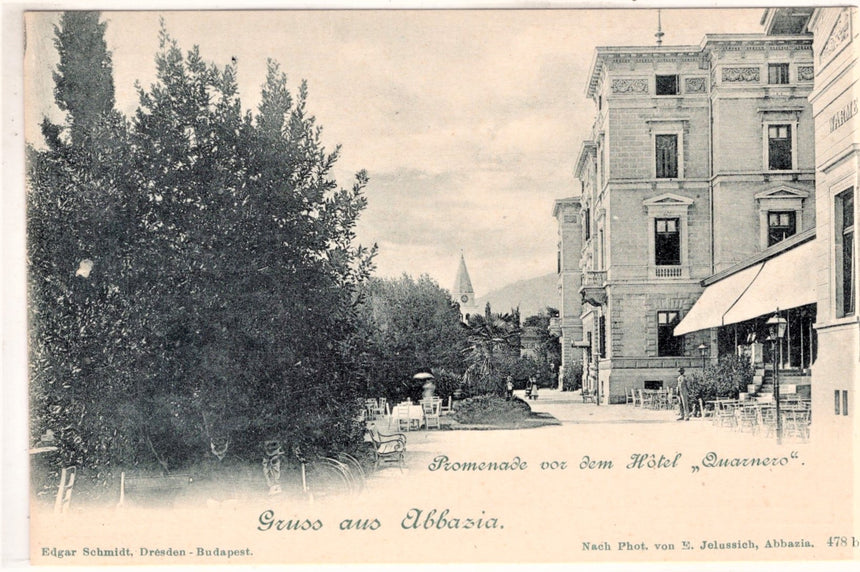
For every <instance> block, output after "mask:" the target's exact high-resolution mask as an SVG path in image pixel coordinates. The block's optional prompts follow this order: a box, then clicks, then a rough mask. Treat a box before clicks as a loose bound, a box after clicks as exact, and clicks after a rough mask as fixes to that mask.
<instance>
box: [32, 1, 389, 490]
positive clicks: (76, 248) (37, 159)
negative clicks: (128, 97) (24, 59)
mask: <svg viewBox="0 0 860 572" xmlns="http://www.w3.org/2000/svg"><path fill="white" fill-rule="evenodd" d="M103 34H104V24H99V23H98V17H97V16H96V17H95V18H92V17H87V18H82V19H75V18H73V17H71V16H69V15H68V14H67V15H65V16H64V17H63V20H61V29H58V31H57V35H58V41H57V45H58V48H60V49H62V50H65V51H66V52H67V54H66V55H65V56H64V55H63V54H62V53H61V66H60V67H58V72H57V101H58V102H65V103H61V105H65V109H66V110H67V111H68V118H67V122H66V123H65V124H64V125H60V126H56V125H51V124H50V123H48V122H47V121H46V122H44V123H43V133H44V134H45V137H46V142H47V144H48V149H47V150H44V151H38V150H35V149H29V150H28V159H29V163H28V182H29V190H28V196H27V200H28V213H27V216H28V236H29V241H28V255H29V262H30V274H29V287H30V296H31V300H32V304H31V306H32V310H31V316H30V321H31V330H30V332H31V344H30V347H31V364H32V378H31V379H32V384H31V387H32V391H31V395H32V399H31V403H32V408H33V414H32V420H33V422H32V427H31V430H32V432H33V435H40V434H41V433H43V432H44V431H45V430H46V429H49V428H50V429H53V430H54V431H55V432H56V433H57V434H58V440H59V442H60V448H61V451H62V452H63V463H64V464H75V465H78V466H81V467H83V468H85V469H87V470H89V471H90V473H91V474H92V475H95V476H96V478H97V479H100V480H102V481H104V480H106V479H107V477H108V476H109V474H110V472H111V471H112V470H113V468H114V467H116V466H117V465H122V466H124V467H128V466H131V465H138V464H152V463H153V461H155V462H157V464H158V465H159V466H160V467H161V468H162V469H163V470H164V471H170V470H173V469H175V468H177V467H179V466H181V465H183V464H187V463H190V462H193V461H194V459H195V458H197V459H199V458H201V457H204V456H206V455H209V453H210V449H215V448H218V447H227V448H230V451H231V454H237V455H240V456H242V455H244V456H251V455H253V456H256V455H257V454H258V447H259V443H260V442H261V441H262V440H263V439H267V438H273V437H274V438H280V439H283V440H284V441H288V442H291V443H301V444H302V445H303V447H304V448H305V449H306V450H307V451H309V452H312V451H314V450H329V449H343V448H348V447H350V446H351V445H353V444H355V443H357V442H358V441H359V440H360V438H361V427H360V425H359V424H358V423H357V422H356V421H355V419H356V416H357V415H356V413H357V411H356V408H355V406H354V404H355V403H356V401H355V399H354V398H355V396H356V395H357V393H358V389H359V387H358V384H357V380H356V379H355V378H354V377H353V376H351V375H350V371H351V369H352V367H353V364H352V361H351V360H352V359H353V352H352V351H351V349H352V348H350V347H349V342H350V340H351V335H352V333H353V331H354V328H355V308H356V305H357V304H358V302H359V301H360V285H361V284H362V283H363V282H364V281H365V280H366V278H367V277H368V275H369V273H370V271H371V269H372V257H373V255H374V252H375V250H374V249H365V248H363V247H361V246H355V245H354V244H353V243H354V238H355V235H354V227H355V223H356V220H357V217H358V216H359V214H360V212H361V211H362V210H363V209H364V207H365V206H366V199H365V198H364V196H363V188H364V186H365V184H366V183H367V176H366V175H365V174H364V173H363V172H362V173H359V174H358V175H357V176H356V179H355V182H354V184H353V185H352V187H351V188H348V189H342V188H338V186H337V183H336V182H335V181H334V180H333V179H332V177H331V171H332V168H333V166H334V164H335V162H336V160H337V158H338V150H335V151H334V152H327V151H326V150H325V149H324V147H323V146H322V143H321V140H320V136H321V129H320V127H318V126H317V125H316V122H315V119H314V118H313V117H312V116H310V115H308V112H307V109H306V103H307V97H308V92H307V88H306V86H305V85H304V84H302V85H301V86H300V88H299V90H298V93H297V94H296V95H295V96H294V95H293V94H292V93H291V92H290V91H289V90H288V89H287V84H286V76H285V75H284V74H283V73H281V72H280V70H279V68H278V65H277V64H276V63H274V62H271V61H270V62H269V68H268V75H267V78H266V81H265V84H264V86H263V89H262V101H261V103H260V105H259V108H258V110H257V113H252V112H250V111H248V112H243V111H242V107H241V102H240V99H239V96H238V92H237V85H236V81H235V77H236V69H235V68H234V67H233V66H230V65H227V66H225V67H218V66H217V65H214V64H209V63H206V62H204V60H203V59H202V57H201V56H200V54H199V51H198V49H197V48H196V47H195V48H194V49H192V50H191V51H189V52H188V53H187V54H185V55H183V54H182V52H181V50H180V49H179V47H178V46H177V44H176V43H175V42H174V41H173V40H172V39H170V37H169V36H168V35H167V33H166V32H165V31H163V30H162V33H161V38H160V39H161V42H160V51H159V53H158V54H157V56H156V65H157V71H158V74H157V80H156V82H155V83H154V84H153V85H152V86H151V87H150V88H149V89H143V88H138V91H139V99H140V105H139V108H138V110H137V112H136V114H135V116H134V119H133V121H131V122H127V121H126V120H125V119H123V118H122V117H120V116H119V115H118V114H117V113H116V112H115V111H113V110H112V109H106V107H107V106H108V103H110V104H111V105H112V103H113V94H112V89H113V84H112V80H111V81H106V80H104V78H102V79H100V80H99V81H97V82H82V81H79V80H80V78H79V77H78V76H79V74H81V75H83V76H87V77H89V76H90V75H92V74H96V76H98V73H100V72H99V70H101V69H102V68H103V67H104V66H105V65H107V66H108V68H109V63H110V57H109V54H107V55H106V56H105V55H99V54H101V52H100V51H99V49H96V50H95V54H96V55H92V56H86V57H77V56H78V55H80V54H77V55H76V54H74V53H73V52H75V50H82V49H84V48H80V47H78V45H77V44H76V43H75V42H73V41H72V40H73V39H78V38H81V37H84V36H90V37H91V40H88V41H87V42H86V43H87V45H96V46H97V47H98V46H102V45H103V44H104V40H103ZM84 53H88V52H84ZM105 53H106V52H105ZM64 58H65V59H64ZM76 58H77V59H76ZM73 61H74V62H76V63H74V65H72V63H71V62H73ZM87 61H88V62H89V66H90V67H92V68H94V69H93V70H90V71H87V70H88V69H89V68H87V67H86V65H85V64H86V63H87ZM63 62H66V63H63ZM96 68H97V69H96ZM98 77H101V76H98ZM108 90H109V91H110V93H109V94H108V93H106V91H108ZM85 101H90V102H92V105H84V104H82V103H81V102H85ZM69 134H70V135H69ZM76 270H77V273H76Z"/></svg>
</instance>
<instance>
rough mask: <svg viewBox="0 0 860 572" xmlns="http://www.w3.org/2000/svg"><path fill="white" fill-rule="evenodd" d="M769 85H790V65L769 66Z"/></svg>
mask: <svg viewBox="0 0 860 572" xmlns="http://www.w3.org/2000/svg"><path fill="white" fill-rule="evenodd" d="M767 83H770V84H785V83H788V64H770V65H768V66H767Z"/></svg>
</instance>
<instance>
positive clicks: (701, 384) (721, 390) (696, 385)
mask: <svg viewBox="0 0 860 572" xmlns="http://www.w3.org/2000/svg"><path fill="white" fill-rule="evenodd" d="M754 375H755V371H754V370H753V367H752V365H751V364H750V362H749V358H748V357H746V356H737V355H727V356H722V357H720V358H719V360H717V363H715V364H709V365H708V366H707V367H706V368H705V371H704V372H701V371H692V372H689V373H688V374H687V376H686V377H687V391H688V393H689V395H690V401H691V402H692V404H693V405H698V400H699V399H701V400H702V402H705V401H709V400H712V399H723V398H727V399H736V398H737V397H738V393H740V392H743V391H746V390H747V385H749V384H751V383H752V382H753V376H754Z"/></svg>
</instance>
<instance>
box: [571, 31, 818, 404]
mask: <svg viewBox="0 0 860 572" xmlns="http://www.w3.org/2000/svg"><path fill="white" fill-rule="evenodd" d="M812 80H813V58H812V38H811V36H810V35H808V34H801V35H780V36H775V35H767V34H742V35H735V34H721V35H708V36H706V37H705V38H704V40H703V41H702V43H701V44H700V45H697V46H694V45H689V46H644V47H599V48H597V50H596V52H595V55H594V59H593V63H592V66H591V72H590V74H589V83H588V86H587V96H588V98H589V99H591V100H592V101H593V102H594V105H595V108H596V114H595V120H594V124H593V128H592V132H591V134H590V137H589V138H588V139H587V140H586V142H585V143H584V144H583V145H582V148H581V150H580V155H579V157H578V159H577V162H576V168H575V173H574V174H575V176H576V177H577V178H578V179H579V180H580V181H581V184H582V195H581V197H579V206H580V211H579V212H580V220H581V222H580V223H579V227H580V228H579V231H580V234H579V237H578V241H579V246H580V254H579V268H580V273H581V277H580V284H579V289H578V292H577V291H574V290H573V289H574V288H576V281H575V280H572V279H568V280H567V281H566V280H565V279H564V276H565V273H564V272H562V271H561V268H560V272H559V275H560V281H559V282H560V287H561V290H562V292H561V299H562V306H563V307H566V306H568V305H571V306H572V305H574V300H575V296H576V294H579V295H580V297H581V298H580V300H579V301H578V302H579V303H580V312H581V313H580V320H581V327H582V331H583V335H582V338H581V339H580V340H578V341H574V343H563V346H564V347H565V352H568V353H567V355H568V356H569V357H572V358H573V359H577V358H576V357H575V356H576V354H577V353H579V354H580V357H579V358H578V359H582V360H583V362H584V364H585V366H586V367H585V370H586V373H585V376H584V382H583V384H584V386H585V387H587V388H589V389H592V390H593V391H595V392H597V394H598V395H599V396H600V398H601V399H600V401H601V402H603V403H607V402H610V403H612V402H623V401H624V400H625V395H626V393H627V391H628V390H629V389H631V388H657V387H663V386H669V385H672V384H674V383H675V381H674V380H675V378H676V377H677V370H678V368H679V367H687V368H690V367H700V366H701V364H702V355H703V353H704V354H705V355H707V356H708V357H709V358H711V359H715V358H716V357H717V355H718V352H719V344H718V343H717V336H716V332H714V331H711V330H705V331H696V332H691V333H689V334H687V335H685V336H675V335H674V333H673V332H674V328H675V326H676V325H677V324H678V323H679V322H680V321H681V320H682V319H683V318H684V316H685V314H686V313H687V312H689V310H690V309H691V308H692V306H693V304H694V303H695V302H696V300H697V299H698V298H699V296H700V295H701V293H702V291H703V286H702V280H703V279H705V278H706V277H708V276H711V275H713V274H714V273H715V272H718V271H720V270H722V269H727V268H731V267H732V266H734V265H736V264H737V263H738V262H740V261H742V260H744V259H746V258H748V257H750V256H752V255H754V254H755V253H757V252H761V251H763V250H765V249H767V248H769V247H772V246H773V245H775V244H777V243H778V242H780V241H782V240H785V239H786V238H790V237H792V236H794V235H797V234H799V233H801V232H803V231H805V230H807V229H810V228H812V227H814V225H815V214H816V213H815V182H814V180H815V177H814V175H815V154H814V148H813V142H814V137H813V120H812V112H811V108H810V105H809V103H808V101H807V97H808V95H809V94H810V92H811V90H812ZM564 201H567V202H566V203H565V202H564ZM564 201H562V203H563V204H569V205H573V204H575V200H573V199H570V200H568V199H565V200H564ZM569 208H570V207H569ZM559 209H560V206H559V203H557V204H556V218H557V219H558V216H559V215H558V211H559ZM559 228H560V234H561V239H562V247H561V252H562V253H564V252H565V251H566V250H567V251H570V250H573V248H574V247H575V245H576V242H575V241H571V240H568V241H566V240H565V237H566V236H569V235H566V234H565V228H564V227H563V223H561V222H560V223H559ZM568 230H570V229H568ZM564 342H567V340H564Z"/></svg>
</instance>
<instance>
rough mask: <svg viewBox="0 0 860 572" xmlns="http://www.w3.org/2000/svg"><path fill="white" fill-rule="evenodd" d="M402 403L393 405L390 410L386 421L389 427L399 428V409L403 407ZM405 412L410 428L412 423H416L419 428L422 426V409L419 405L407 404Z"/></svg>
mask: <svg viewBox="0 0 860 572" xmlns="http://www.w3.org/2000/svg"><path fill="white" fill-rule="evenodd" d="M403 405H404V404H403V403H400V404H398V405H395V406H394V407H392V408H391V417H390V419H389V421H388V426H389V427H397V426H399V424H400V423H399V421H400V408H401V407H402V406H403ZM406 405H407V411H408V415H409V426H410V427H412V422H413V421H417V422H418V426H419V427H423V426H424V409H423V408H422V407H421V405H420V404H417V405H416V404H414V403H408V404H406Z"/></svg>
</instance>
